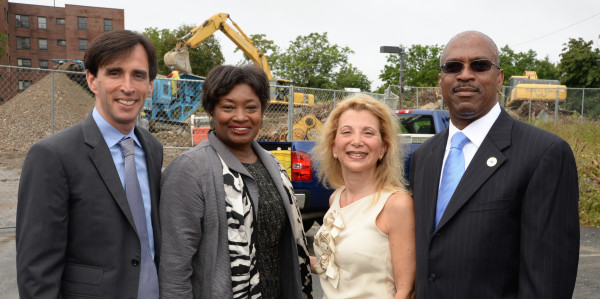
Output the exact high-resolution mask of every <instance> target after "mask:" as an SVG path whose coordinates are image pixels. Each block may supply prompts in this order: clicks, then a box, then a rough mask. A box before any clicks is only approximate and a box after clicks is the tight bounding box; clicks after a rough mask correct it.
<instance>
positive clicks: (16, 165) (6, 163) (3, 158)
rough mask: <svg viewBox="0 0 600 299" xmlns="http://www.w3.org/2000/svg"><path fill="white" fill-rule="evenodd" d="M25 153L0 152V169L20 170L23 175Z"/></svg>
mask: <svg viewBox="0 0 600 299" xmlns="http://www.w3.org/2000/svg"><path fill="white" fill-rule="evenodd" d="M26 155H27V153H25V152H16V151H8V152H0V169H3V170H19V175H20V174H21V167H23V161H24V160H25V156H26Z"/></svg>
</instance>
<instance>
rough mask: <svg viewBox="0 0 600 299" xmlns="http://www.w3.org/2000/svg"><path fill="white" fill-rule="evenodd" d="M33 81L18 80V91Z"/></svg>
mask: <svg viewBox="0 0 600 299" xmlns="http://www.w3.org/2000/svg"><path fill="white" fill-rule="evenodd" d="M32 84H33V81H31V80H19V92H21V91H23V90H25V89H27V87H29V86H31V85H32Z"/></svg>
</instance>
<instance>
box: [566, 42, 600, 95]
mask: <svg viewBox="0 0 600 299" xmlns="http://www.w3.org/2000/svg"><path fill="white" fill-rule="evenodd" d="M593 44H594V42H593V41H587V42H586V41H584V40H583V39H582V38H578V39H574V38H570V39H569V42H568V43H566V44H563V45H564V48H563V52H562V53H561V54H560V56H561V60H560V64H559V67H558V69H559V70H560V74H561V78H560V81H561V83H562V84H565V85H567V86H568V87H587V88H597V87H600V50H599V49H598V48H595V49H593V48H592V46H593Z"/></svg>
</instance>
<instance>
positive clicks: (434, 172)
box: [420, 129, 448, 232]
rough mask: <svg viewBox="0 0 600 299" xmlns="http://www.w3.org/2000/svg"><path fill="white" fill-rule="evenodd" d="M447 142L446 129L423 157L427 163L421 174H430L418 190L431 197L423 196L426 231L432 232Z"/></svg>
mask: <svg viewBox="0 0 600 299" xmlns="http://www.w3.org/2000/svg"><path fill="white" fill-rule="evenodd" d="M447 140H448V129H446V130H444V131H443V132H442V133H440V136H439V138H438V140H435V144H434V145H433V147H432V148H431V151H429V152H427V153H426V156H425V157H423V159H424V161H429V163H427V164H425V165H426V167H427V169H424V170H423V173H426V174H430V176H429V177H425V178H423V180H422V182H424V183H425V184H424V186H423V188H420V189H421V190H422V192H424V193H427V194H431V196H425V199H426V200H427V202H426V203H425V207H426V209H427V218H426V219H429V220H428V221H427V231H428V232H433V226H434V219H435V209H436V205H437V197H438V192H439V185H440V176H441V169H442V163H443V162H444V151H445V150H446V141H447ZM432 141H433V140H432Z"/></svg>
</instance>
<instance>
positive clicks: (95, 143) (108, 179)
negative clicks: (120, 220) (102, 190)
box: [81, 114, 135, 229]
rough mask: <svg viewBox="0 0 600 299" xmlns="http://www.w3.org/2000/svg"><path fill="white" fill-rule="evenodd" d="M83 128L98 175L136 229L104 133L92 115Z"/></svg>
mask: <svg viewBox="0 0 600 299" xmlns="http://www.w3.org/2000/svg"><path fill="white" fill-rule="evenodd" d="M81 127H82V130H83V139H84V142H85V143H86V144H87V145H89V146H90V147H92V149H91V150H90V153H89V156H90V159H91V160H92V162H93V163H94V165H95V166H96V169H97V170H98V174H100V177H101V178H102V180H103V181H104V184H106V187H107V188H108V191H109V192H110V193H111V194H112V196H113V198H114V199H115V201H116V202H117V204H118V205H119V207H120V208H121V211H123V214H125V217H127V220H128V221H129V223H130V224H131V226H132V227H133V228H134V229H135V223H134V222H133V216H132V215H131V210H130V209H129V203H128V202H127V195H126V194H125V189H123V185H122V184H121V180H120V179H119V173H118V172H117V168H116V167H115V163H114V162H113V159H112V155H111V154H110V150H109V149H108V145H106V142H105V141H104V138H103V137H102V133H100V129H98V126H97V125H96V122H95V121H94V118H93V117H92V115H91V114H90V115H89V116H88V117H87V118H86V119H85V120H84V121H83V122H82V126H81Z"/></svg>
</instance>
